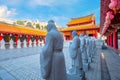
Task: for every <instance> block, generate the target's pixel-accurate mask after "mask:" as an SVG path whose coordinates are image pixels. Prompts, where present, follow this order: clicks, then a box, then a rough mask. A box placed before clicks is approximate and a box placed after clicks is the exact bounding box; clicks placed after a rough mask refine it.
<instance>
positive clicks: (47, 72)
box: [40, 20, 67, 80]
mask: <svg viewBox="0 0 120 80" xmlns="http://www.w3.org/2000/svg"><path fill="white" fill-rule="evenodd" d="M47 31H48V33H47V36H46V43H45V45H44V47H43V49H42V52H41V54H40V64H41V76H42V78H43V79H45V80H67V76H66V66H65V59H64V54H63V51H62V50H63V36H62V35H61V33H60V32H59V31H58V30H57V28H56V26H55V24H54V21H53V20H50V21H48V25H47Z"/></svg>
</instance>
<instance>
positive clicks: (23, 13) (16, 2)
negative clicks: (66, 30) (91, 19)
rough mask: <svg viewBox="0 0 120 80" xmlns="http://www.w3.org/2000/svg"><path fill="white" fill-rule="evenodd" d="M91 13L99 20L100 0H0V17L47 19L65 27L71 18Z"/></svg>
mask: <svg viewBox="0 0 120 80" xmlns="http://www.w3.org/2000/svg"><path fill="white" fill-rule="evenodd" d="M91 13H93V14H94V15H95V17H96V24H99V23H100V22H99V21H100V0H90V1H89V0H0V17H7V18H10V19H14V20H26V19H30V20H36V19H38V20H39V21H48V20H50V19H53V20H55V21H56V23H57V24H59V25H61V26H63V27H66V24H67V23H68V22H69V21H70V19H71V18H76V17H81V16H86V15H89V14H91Z"/></svg>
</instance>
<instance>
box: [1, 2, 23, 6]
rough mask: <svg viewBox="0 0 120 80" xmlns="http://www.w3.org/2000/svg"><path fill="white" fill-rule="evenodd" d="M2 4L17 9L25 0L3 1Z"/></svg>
mask: <svg viewBox="0 0 120 80" xmlns="http://www.w3.org/2000/svg"><path fill="white" fill-rule="evenodd" d="M0 2H1V3H2V4H4V5H8V6H12V7H17V6H20V5H21V4H22V3H23V0H1V1H0Z"/></svg>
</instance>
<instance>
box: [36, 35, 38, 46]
mask: <svg viewBox="0 0 120 80" xmlns="http://www.w3.org/2000/svg"><path fill="white" fill-rule="evenodd" d="M36 45H38V36H36Z"/></svg>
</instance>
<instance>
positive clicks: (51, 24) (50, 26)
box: [47, 20, 56, 32]
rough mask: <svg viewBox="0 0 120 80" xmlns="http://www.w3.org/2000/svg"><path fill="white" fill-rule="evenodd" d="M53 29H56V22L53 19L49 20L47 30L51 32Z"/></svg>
mask: <svg viewBox="0 0 120 80" xmlns="http://www.w3.org/2000/svg"><path fill="white" fill-rule="evenodd" d="M51 29H56V26H55V22H54V21H53V20H49V21H48V25H47V31H48V32H49V31H50V30H51Z"/></svg>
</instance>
